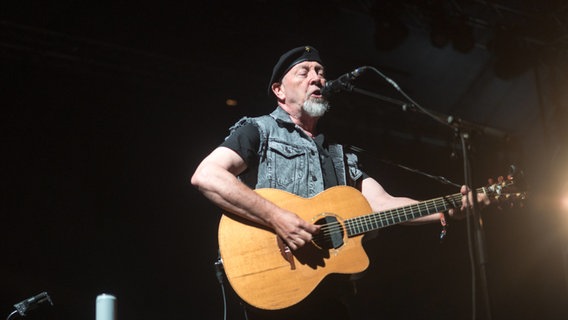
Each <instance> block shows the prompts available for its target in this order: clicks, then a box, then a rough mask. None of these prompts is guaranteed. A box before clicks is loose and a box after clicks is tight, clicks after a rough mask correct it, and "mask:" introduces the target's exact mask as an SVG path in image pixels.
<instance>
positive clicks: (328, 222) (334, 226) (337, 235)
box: [312, 216, 344, 249]
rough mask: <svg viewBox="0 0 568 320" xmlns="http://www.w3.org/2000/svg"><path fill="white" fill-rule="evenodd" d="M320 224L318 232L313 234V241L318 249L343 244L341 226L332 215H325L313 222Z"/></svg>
mask: <svg viewBox="0 0 568 320" xmlns="http://www.w3.org/2000/svg"><path fill="white" fill-rule="evenodd" d="M315 224H317V225H321V226H322V227H321V229H320V233H318V234H317V235H315V236H314V238H313V240H312V241H313V243H314V244H315V245H316V246H317V247H318V248H320V249H337V248H339V247H341V246H342V245H343V235H344V232H343V226H342V225H341V222H339V220H337V218H336V217H334V216H325V217H323V218H321V219H319V220H317V221H316V222H315Z"/></svg>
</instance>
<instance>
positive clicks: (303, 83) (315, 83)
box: [276, 61, 327, 117]
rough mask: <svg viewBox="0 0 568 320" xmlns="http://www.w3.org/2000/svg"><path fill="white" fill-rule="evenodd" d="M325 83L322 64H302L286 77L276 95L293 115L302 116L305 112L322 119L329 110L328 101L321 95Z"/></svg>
mask: <svg viewBox="0 0 568 320" xmlns="http://www.w3.org/2000/svg"><path fill="white" fill-rule="evenodd" d="M324 82H325V74H324V68H323V66H322V65H321V64H319V63H318V62H315V61H304V62H300V63H298V64H296V65H295V66H293V67H292V69H290V71H288V72H287V73H286V75H284V78H282V82H281V84H280V86H278V89H277V91H278V92H277V93H276V95H277V97H278V98H279V100H280V101H283V102H284V104H285V105H286V106H287V107H288V108H290V111H291V112H292V113H297V114H301V113H303V112H302V111H304V112H306V113H308V115H310V116H314V117H320V116H322V115H323V113H325V111H326V110H327V101H326V100H325V99H324V98H323V97H322V95H321V88H322V86H323V84H324ZM308 101H309V102H308ZM305 107H307V108H305ZM322 108H323V110H322Z"/></svg>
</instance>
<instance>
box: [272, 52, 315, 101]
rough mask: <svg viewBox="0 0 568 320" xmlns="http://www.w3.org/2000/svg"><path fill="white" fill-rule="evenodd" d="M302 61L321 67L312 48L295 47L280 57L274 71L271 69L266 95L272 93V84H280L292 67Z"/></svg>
mask: <svg viewBox="0 0 568 320" xmlns="http://www.w3.org/2000/svg"><path fill="white" fill-rule="evenodd" d="M304 61H317V62H319V63H320V64H322V65H323V62H321V58H320V56H319V52H318V51H317V50H316V48H314V47H312V46H303V47H297V48H294V49H292V50H290V51H288V52H286V53H284V54H283V55H281V56H280V59H278V62H277V63H276V65H275V66H274V69H272V77H270V82H269V83H268V94H270V93H271V92H272V84H273V83H275V82H280V81H281V80H282V78H284V75H286V73H287V72H288V71H290V69H292V67H293V66H295V65H297V64H298V63H300V62H304Z"/></svg>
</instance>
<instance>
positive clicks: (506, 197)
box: [483, 174, 528, 209]
mask: <svg viewBox="0 0 568 320" xmlns="http://www.w3.org/2000/svg"><path fill="white" fill-rule="evenodd" d="M483 189H484V190H485V192H486V194H487V197H489V199H490V200H491V202H492V203H497V205H498V208H499V209H503V205H508V206H509V207H513V206H515V205H516V204H518V205H519V206H520V207H523V206H524V200H526V199H527V196H528V195H527V191H526V190H524V191H521V190H520V184H519V183H517V181H516V180H515V179H514V178H513V174H508V175H507V176H499V177H498V178H497V179H496V180H495V179H493V178H489V179H487V186H485V188H483Z"/></svg>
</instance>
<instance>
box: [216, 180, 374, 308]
mask: <svg viewBox="0 0 568 320" xmlns="http://www.w3.org/2000/svg"><path fill="white" fill-rule="evenodd" d="M256 192H257V193H259V194H260V195H261V196H263V197H264V198H266V199H268V200H270V201H272V202H274V203H275V204H277V205H278V206H280V207H282V208H285V209H287V210H290V211H292V212H295V213H296V214H298V215H299V216H300V217H302V218H303V219H304V220H306V221H308V222H311V223H317V222H318V221H323V220H326V223H327V222H329V221H332V222H333V223H332V225H336V226H337V228H338V229H339V230H340V231H341V233H340V236H339V237H335V239H334V240H333V243H332V244H331V245H330V246H320V245H318V244H317V243H316V242H315V241H314V242H313V243H309V244H306V245H305V246H304V247H302V248H301V249H299V250H296V251H291V252H290V251H289V250H287V249H288V248H287V247H286V246H285V245H284V244H283V243H282V241H281V240H279V237H277V236H276V234H275V233H274V232H273V231H271V230H268V229H266V228H264V227H262V226H259V225H257V224H254V223H252V222H250V221H248V220H245V219H242V218H240V217H237V216H235V215H228V214H224V215H223V216H222V217H221V220H220V223H219V250H220V254H221V258H222V259H223V267H224V269H225V273H226V275H227V279H228V280H229V282H230V284H231V286H232V288H233V289H234V290H235V292H236V293H237V294H238V295H239V296H240V297H241V298H242V299H243V300H244V301H245V302H247V303H248V304H250V305H251V306H254V307H256V308H260V309H265V310H276V309H283V308H286V307H290V306H292V305H294V304H296V303H298V302H300V301H301V300H303V299H304V298H305V297H307V296H308V295H309V294H310V293H311V292H312V291H313V290H314V289H315V288H316V287H317V285H318V284H319V283H320V282H321V281H322V280H323V279H324V278H325V277H326V276H327V275H329V274H332V273H341V274H353V273H359V272H362V271H364V270H365V269H367V267H368V266H369V258H368V257H367V254H366V253H365V251H364V249H363V246H362V242H361V241H362V237H363V235H358V236H354V237H348V236H347V232H346V231H345V227H344V225H343V220H344V219H348V218H351V217H356V216H361V215H365V214H369V213H371V212H372V210H371V207H370V205H369V203H368V202H367V200H366V199H365V198H364V197H363V195H362V194H361V193H360V192H359V191H358V190H356V189H354V188H351V187H347V186H337V187H333V188H330V189H327V190H326V191H324V192H322V193H320V194H318V195H316V196H315V197H312V198H302V197H299V196H296V195H294V194H291V193H288V192H285V191H281V190H278V189H258V190H256ZM334 221H337V222H338V223H335V222H334ZM322 230H323V228H322ZM320 233H322V232H320Z"/></svg>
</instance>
